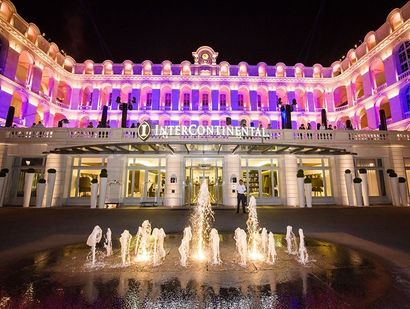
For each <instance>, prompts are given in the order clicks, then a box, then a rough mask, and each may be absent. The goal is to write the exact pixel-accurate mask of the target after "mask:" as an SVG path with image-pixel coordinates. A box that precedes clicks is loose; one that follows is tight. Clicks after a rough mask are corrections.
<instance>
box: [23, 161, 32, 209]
mask: <svg viewBox="0 0 410 309" xmlns="http://www.w3.org/2000/svg"><path fill="white" fill-rule="evenodd" d="M34 173H35V170H34V168H29V169H28V170H27V171H26V173H25V176H24V200H23V207H29V206H30V198H31V188H32V186H33V179H34Z"/></svg>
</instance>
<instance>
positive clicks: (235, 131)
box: [137, 121, 270, 141]
mask: <svg viewBox="0 0 410 309" xmlns="http://www.w3.org/2000/svg"><path fill="white" fill-rule="evenodd" d="M137 132H138V137H139V138H140V139H142V140H143V141H145V140H146V139H148V137H149V136H150V135H152V136H155V137H163V138H167V137H168V136H185V137H201V136H225V137H261V138H263V137H269V136H270V135H269V134H268V133H267V132H266V130H265V129H264V128H254V127H231V126H201V125H200V126H198V125H195V124H193V125H190V126H166V127H162V126H159V125H156V126H155V127H154V129H151V126H150V125H149V123H147V122H145V121H144V122H143V123H142V124H141V125H140V127H139V128H138V131H137Z"/></svg>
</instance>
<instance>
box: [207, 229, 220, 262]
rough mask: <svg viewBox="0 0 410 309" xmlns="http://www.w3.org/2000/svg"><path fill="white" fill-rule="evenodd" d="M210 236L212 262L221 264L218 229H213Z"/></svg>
mask: <svg viewBox="0 0 410 309" xmlns="http://www.w3.org/2000/svg"><path fill="white" fill-rule="evenodd" d="M209 238H210V241H209V243H210V251H211V252H210V253H211V254H210V256H211V264H214V265H220V264H221V263H222V261H221V258H220V255H219V234H218V231H217V230H216V229H212V230H211V233H210V234H209Z"/></svg>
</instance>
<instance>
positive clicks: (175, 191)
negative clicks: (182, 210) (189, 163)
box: [164, 154, 185, 207]
mask: <svg viewBox="0 0 410 309" xmlns="http://www.w3.org/2000/svg"><path fill="white" fill-rule="evenodd" d="M184 166H185V162H183V157H182V156H181V155H177V154H172V155H168V156H167V158H166V167H165V196H164V205H165V206H168V207H179V206H182V205H183V204H184V197H185V194H184V190H183V184H184V182H185V177H184V172H183V169H184ZM171 179H173V182H172V183H171Z"/></svg>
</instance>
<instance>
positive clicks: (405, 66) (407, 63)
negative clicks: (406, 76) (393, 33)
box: [399, 41, 410, 74]
mask: <svg viewBox="0 0 410 309" xmlns="http://www.w3.org/2000/svg"><path fill="white" fill-rule="evenodd" d="M399 62H400V74H401V73H404V72H407V71H408V70H409V68H410V41H407V42H404V43H403V44H401V45H400V48H399Z"/></svg>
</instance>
